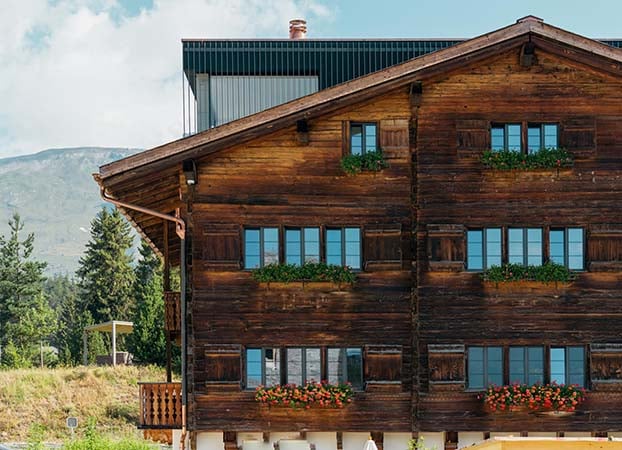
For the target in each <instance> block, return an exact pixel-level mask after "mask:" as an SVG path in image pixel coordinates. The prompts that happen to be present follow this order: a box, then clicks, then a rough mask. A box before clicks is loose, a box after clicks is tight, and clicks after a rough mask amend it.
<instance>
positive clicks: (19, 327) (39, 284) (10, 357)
mask: <svg viewBox="0 0 622 450" xmlns="http://www.w3.org/2000/svg"><path fill="white" fill-rule="evenodd" d="M23 228H24V224H23V222H22V221H21V219H20V217H19V214H17V213H16V214H14V215H13V218H12V219H11V220H9V236H8V238H7V237H4V236H0V346H2V347H5V346H6V349H7V350H9V351H8V352H4V354H3V358H2V363H3V365H6V366H16V365H19V366H26V365H29V364H30V363H31V362H32V360H33V359H34V358H35V356H36V355H37V352H38V347H39V344H40V341H41V340H42V339H44V338H47V337H48V336H49V334H50V333H51V332H52V331H53V329H54V326H55V320H54V315H53V312H52V310H51V309H50V307H49V305H48V303H47V301H46V299H45V296H44V294H43V282H44V280H45V277H44V276H43V271H44V270H45V267H46V264H45V263H43V262H39V261H34V260H32V259H31V256H32V251H33V246H34V239H35V237H34V234H33V233H31V234H29V235H28V236H27V237H26V239H24V240H23V241H20V238H21V234H20V233H22V231H23Z"/></svg>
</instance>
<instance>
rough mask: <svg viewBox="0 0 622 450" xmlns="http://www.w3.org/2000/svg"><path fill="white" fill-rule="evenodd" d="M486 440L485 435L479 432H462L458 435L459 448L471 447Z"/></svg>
mask: <svg viewBox="0 0 622 450" xmlns="http://www.w3.org/2000/svg"><path fill="white" fill-rule="evenodd" d="M483 440H484V433H483V432H479V431H460V432H459V433H458V448H463V447H470V446H471V445H473V444H478V443H480V442H482V441H483Z"/></svg>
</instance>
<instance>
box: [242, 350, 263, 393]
mask: <svg viewBox="0 0 622 450" xmlns="http://www.w3.org/2000/svg"><path fill="white" fill-rule="evenodd" d="M261 367H262V361H261V349H258V348H249V349H247V350H246V387H248V388H254V387H257V386H259V385H260V384H261Z"/></svg>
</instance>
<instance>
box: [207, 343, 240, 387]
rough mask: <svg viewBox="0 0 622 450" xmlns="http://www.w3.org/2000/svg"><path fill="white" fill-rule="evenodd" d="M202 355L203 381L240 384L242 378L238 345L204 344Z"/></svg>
mask: <svg viewBox="0 0 622 450" xmlns="http://www.w3.org/2000/svg"><path fill="white" fill-rule="evenodd" d="M204 356H205V381H206V382H207V383H208V384H237V385H239V384H240V382H241V380H242V371H241V361H242V359H241V358H242V347H241V346H240V345H237V344H214V345H206V346H205V354H204Z"/></svg>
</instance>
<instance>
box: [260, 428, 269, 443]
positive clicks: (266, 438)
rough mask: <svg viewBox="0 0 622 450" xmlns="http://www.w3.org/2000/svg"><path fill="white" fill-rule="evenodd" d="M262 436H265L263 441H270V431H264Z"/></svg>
mask: <svg viewBox="0 0 622 450" xmlns="http://www.w3.org/2000/svg"><path fill="white" fill-rule="evenodd" d="M262 437H263V441H264V442H265V443H268V442H270V432H269V431H264V432H263V436H262Z"/></svg>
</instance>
